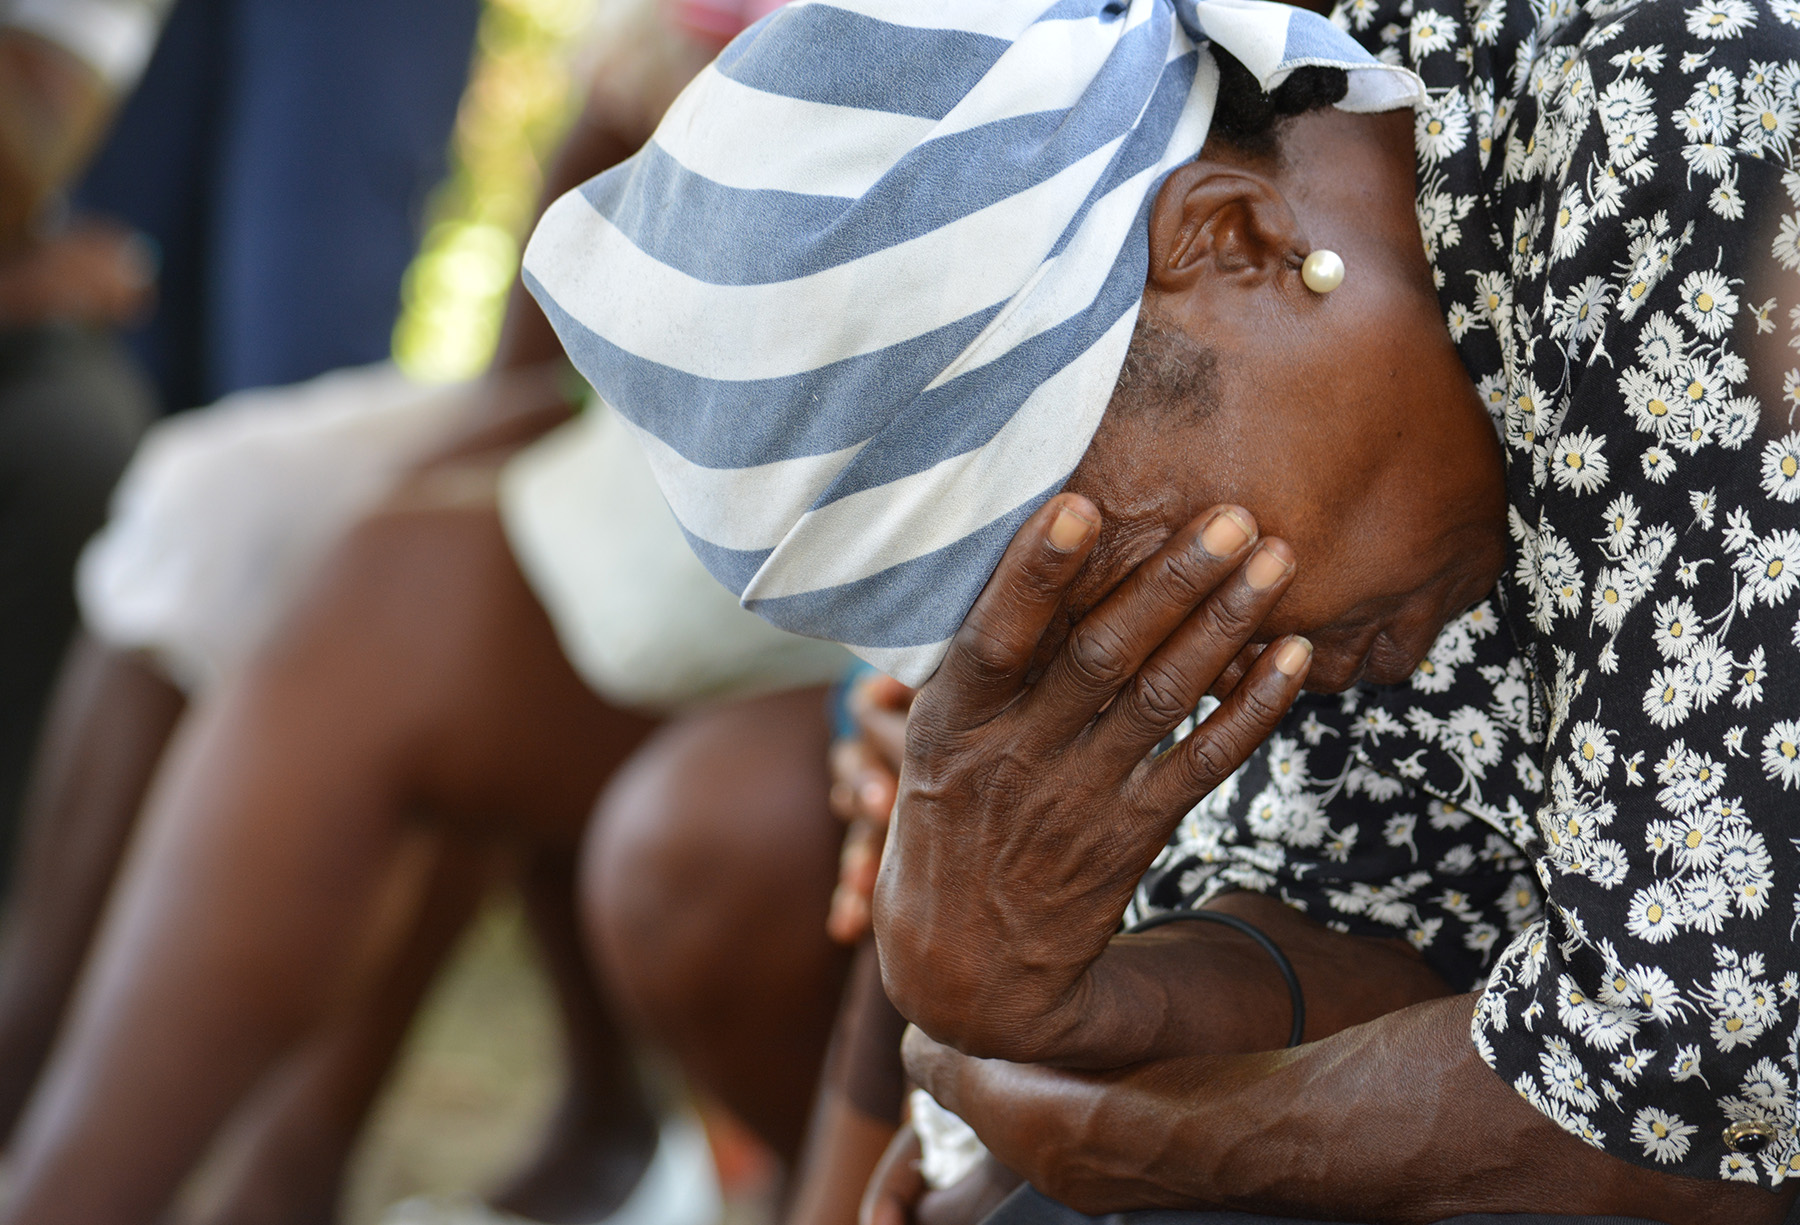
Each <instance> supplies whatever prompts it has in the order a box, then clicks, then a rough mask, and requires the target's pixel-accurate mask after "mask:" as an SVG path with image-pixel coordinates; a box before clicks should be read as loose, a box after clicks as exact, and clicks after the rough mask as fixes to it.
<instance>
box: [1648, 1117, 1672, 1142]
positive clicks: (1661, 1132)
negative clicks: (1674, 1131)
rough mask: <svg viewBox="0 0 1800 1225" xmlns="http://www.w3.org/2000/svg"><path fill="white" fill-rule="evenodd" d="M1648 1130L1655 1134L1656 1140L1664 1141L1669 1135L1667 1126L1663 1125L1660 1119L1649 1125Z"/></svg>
mask: <svg viewBox="0 0 1800 1225" xmlns="http://www.w3.org/2000/svg"><path fill="white" fill-rule="evenodd" d="M1650 1130H1651V1131H1653V1132H1655V1133H1656V1138H1657V1139H1658V1140H1664V1139H1667V1138H1668V1135H1669V1127H1668V1124H1666V1123H1664V1122H1663V1121H1662V1120H1661V1119H1658V1120H1657V1121H1656V1122H1654V1123H1652V1124H1650Z"/></svg>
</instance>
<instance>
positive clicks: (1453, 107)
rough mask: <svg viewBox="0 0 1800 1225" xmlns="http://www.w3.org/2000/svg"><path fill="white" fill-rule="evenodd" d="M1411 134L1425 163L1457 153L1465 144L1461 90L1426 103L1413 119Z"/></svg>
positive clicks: (1466, 126)
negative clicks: (1412, 132) (1412, 133)
mask: <svg viewBox="0 0 1800 1225" xmlns="http://www.w3.org/2000/svg"><path fill="white" fill-rule="evenodd" d="M1413 131H1414V136H1415V140H1416V143H1417V145H1418V148H1419V153H1420V155H1421V156H1422V157H1424V158H1425V159H1426V161H1427V162H1431V161H1440V160H1442V159H1444V158H1447V157H1449V156H1450V155H1451V154H1453V153H1457V152H1459V151H1460V150H1461V149H1462V148H1463V146H1464V145H1466V144H1467V143H1468V141H1469V99H1468V97H1467V96H1466V95H1465V94H1463V92H1462V91H1461V90H1450V91H1449V92H1447V93H1443V94H1439V95H1438V96H1436V97H1433V98H1428V99H1426V100H1425V101H1424V102H1423V103H1421V104H1420V105H1419V107H1418V109H1417V111H1416V113H1415V115H1414V119H1413Z"/></svg>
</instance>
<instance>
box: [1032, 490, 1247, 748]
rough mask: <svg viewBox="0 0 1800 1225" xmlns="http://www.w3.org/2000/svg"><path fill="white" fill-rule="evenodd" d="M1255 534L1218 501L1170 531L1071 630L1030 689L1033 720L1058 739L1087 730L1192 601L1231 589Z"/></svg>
mask: <svg viewBox="0 0 1800 1225" xmlns="http://www.w3.org/2000/svg"><path fill="white" fill-rule="evenodd" d="M1255 539H1256V520H1255V519H1253V518H1251V516H1250V512H1249V511H1247V510H1244V509H1243V508H1242V507H1238V506H1216V507H1214V508H1213V509H1212V510H1211V511H1210V512H1208V513H1207V514H1205V515H1203V516H1201V517H1200V518H1198V519H1196V520H1194V522H1192V523H1190V524H1188V525H1187V526H1186V527H1184V528H1182V529H1181V530H1180V531H1178V532H1176V533H1175V535H1174V536H1172V537H1170V538H1169V540H1168V542H1167V543H1165V544H1164V545H1163V547H1162V548H1160V549H1158V550H1157V551H1156V552H1155V553H1154V554H1152V555H1151V556H1150V557H1149V558H1147V559H1146V560H1144V561H1143V562H1142V563H1140V564H1139V565H1138V567H1137V569H1136V570H1134V571H1132V573H1131V575H1130V577H1129V578H1127V579H1126V580H1125V581H1124V583H1122V584H1120V586H1119V588H1118V590H1116V591H1114V592H1113V593H1112V594H1111V595H1110V596H1108V597H1107V598H1106V599H1105V600H1104V601H1103V602H1102V603H1101V604H1100V606H1099V607H1098V608H1095V609H1094V610H1093V611H1091V612H1089V613H1088V614H1087V615H1086V616H1085V617H1083V618H1082V619H1081V622H1080V623H1079V624H1078V625H1076V626H1075V628H1074V629H1073V630H1072V631H1070V633H1069V638H1068V641H1067V642H1065V643H1064V644H1063V648H1062V650H1061V651H1059V652H1058V653H1057V656H1056V659H1055V660H1053V661H1052V662H1051V664H1050V667H1049V668H1048V670H1047V671H1046V672H1045V674H1044V678H1043V680H1041V681H1040V682H1039V683H1038V684H1037V685H1036V687H1035V688H1034V689H1033V690H1032V694H1031V698H1030V706H1031V708H1032V712H1033V715H1034V717H1035V718H1036V719H1037V720H1038V721H1040V722H1041V723H1042V724H1043V726H1044V727H1045V729H1046V730H1047V731H1048V732H1050V733H1052V734H1055V735H1059V736H1062V737H1073V736H1074V735H1075V734H1076V733H1077V732H1079V731H1080V730H1081V729H1082V728H1084V727H1086V726H1087V725H1088V723H1089V722H1090V721H1091V720H1092V719H1093V717H1094V716H1095V714H1097V713H1098V712H1099V711H1100V710H1101V709H1102V708H1104V707H1105V706H1106V705H1107V703H1109V702H1111V701H1113V700H1114V699H1115V698H1116V697H1117V696H1118V695H1119V693H1120V691H1121V690H1123V689H1124V688H1125V687H1126V686H1127V685H1129V684H1130V683H1131V682H1132V678H1133V677H1134V676H1135V675H1136V674H1137V673H1138V670H1139V668H1140V667H1142V666H1143V664H1144V661H1145V660H1147V659H1149V658H1150V657H1151V656H1152V654H1154V653H1155V652H1156V650H1157V648H1158V647H1159V646H1161V645H1162V644H1163V642H1164V640H1165V639H1167V638H1168V637H1169V635H1170V634H1172V633H1174V632H1176V630H1177V628H1178V627H1180V626H1181V625H1183V623H1184V622H1186V621H1187V620H1188V618H1189V615H1190V614H1191V613H1192V612H1193V610H1194V608H1195V607H1196V606H1199V605H1202V604H1204V603H1205V602H1206V601H1207V599H1208V597H1210V596H1212V595H1213V594H1214V592H1215V591H1216V590H1218V589H1219V588H1220V587H1221V586H1222V585H1224V586H1227V587H1229V586H1230V579H1231V575H1232V573H1233V572H1234V571H1235V570H1237V569H1238V567H1239V566H1240V565H1241V564H1242V563H1243V561H1244V558H1245V557H1246V556H1248V555H1249V554H1250V549H1251V545H1252V542H1253V541H1254V540H1255ZM1238 585H1239V586H1241V585H1242V584H1241V583H1240V584H1238ZM1239 603H1241V601H1239ZM1234 607H1235V605H1234ZM1191 708H1192V707H1191V705H1190V709H1191ZM1177 720H1179V716H1177ZM1150 744H1151V745H1154V744H1155V740H1152V741H1151V742H1150ZM1144 747H1145V749H1147V748H1149V747H1150V746H1149V745H1146V746H1144ZM1142 751H1143V750H1140V751H1139V755H1140V756H1141V754H1142ZM1132 764H1135V763H1129V762H1128V763H1121V774H1122V773H1123V772H1124V771H1126V770H1129V769H1130V768H1131V765H1132Z"/></svg>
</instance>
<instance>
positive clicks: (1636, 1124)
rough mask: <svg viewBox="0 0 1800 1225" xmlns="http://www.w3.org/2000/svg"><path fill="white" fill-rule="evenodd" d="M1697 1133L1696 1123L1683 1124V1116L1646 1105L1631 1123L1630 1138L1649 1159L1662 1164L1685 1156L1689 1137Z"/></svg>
mask: <svg viewBox="0 0 1800 1225" xmlns="http://www.w3.org/2000/svg"><path fill="white" fill-rule="evenodd" d="M1698 1130H1700V1129H1699V1128H1697V1127H1695V1126H1694V1125H1693V1124H1691V1123H1684V1122H1682V1120H1681V1116H1680V1115H1677V1114H1671V1113H1670V1112H1669V1111H1667V1110H1659V1109H1658V1108H1657V1107H1655V1106H1645V1107H1644V1108H1643V1109H1642V1110H1640V1111H1638V1112H1637V1117H1636V1118H1634V1119H1632V1121H1631V1138H1632V1139H1633V1140H1636V1141H1637V1142H1638V1144H1639V1145H1641V1146H1642V1147H1643V1150H1644V1155H1645V1156H1646V1157H1654V1158H1655V1159H1656V1160H1657V1161H1659V1162H1669V1161H1679V1160H1680V1159H1681V1158H1683V1157H1685V1156H1686V1155H1687V1151H1688V1144H1689V1142H1690V1138H1691V1137H1692V1136H1693V1134H1694V1133H1695V1132H1696V1131H1698Z"/></svg>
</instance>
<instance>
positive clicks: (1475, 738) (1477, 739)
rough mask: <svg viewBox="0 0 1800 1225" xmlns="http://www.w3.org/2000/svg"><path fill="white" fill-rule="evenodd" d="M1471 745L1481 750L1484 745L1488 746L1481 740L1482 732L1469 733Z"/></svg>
mask: <svg viewBox="0 0 1800 1225" xmlns="http://www.w3.org/2000/svg"><path fill="white" fill-rule="evenodd" d="M1469 743H1470V744H1472V745H1474V746H1475V747H1476V748H1480V747H1481V746H1482V745H1483V744H1486V743H1487V742H1486V741H1485V740H1483V739H1482V738H1481V733H1480V732H1470V733H1469Z"/></svg>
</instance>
